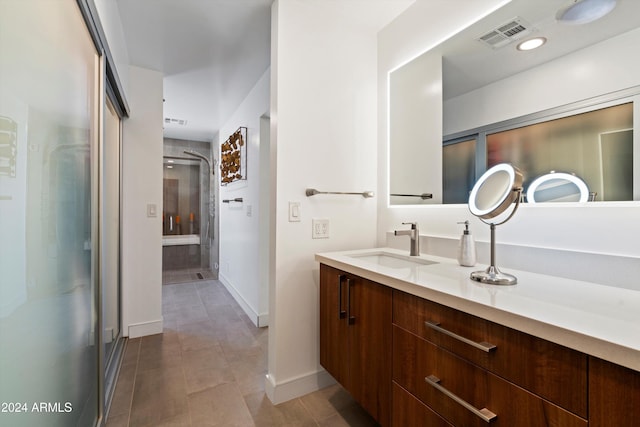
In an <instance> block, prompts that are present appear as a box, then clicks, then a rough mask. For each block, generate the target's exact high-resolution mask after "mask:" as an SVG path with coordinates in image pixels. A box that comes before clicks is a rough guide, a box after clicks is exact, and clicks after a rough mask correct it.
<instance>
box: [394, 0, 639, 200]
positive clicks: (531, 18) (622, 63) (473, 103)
mask: <svg viewBox="0 0 640 427" xmlns="http://www.w3.org/2000/svg"><path fill="white" fill-rule="evenodd" d="M565 3H566V2H562V1H559V0H540V1H536V2H531V1H528V0H512V1H511V2H509V3H507V4H505V5H504V6H502V7H501V8H499V9H497V10H496V11H494V12H492V13H491V14H489V15H487V16H486V17H484V18H482V19H481V20H479V21H477V22H476V23H473V24H472V25H470V26H469V27H467V28H465V29H463V30H461V31H460V32H459V33H458V34H456V35H455V36H453V37H452V38H450V39H449V40H446V41H445V42H443V43H442V44H441V45H439V46H436V47H435V48H433V49H431V50H429V51H427V52H425V53H424V54H422V55H420V56H418V57H417V58H415V59H414V60H412V61H410V62H408V63H406V64H405V65H402V66H401V67H399V68H398V69H396V70H393V71H391V72H390V74H389V182H390V186H389V190H390V194H391V193H393V192H396V191H398V189H397V188H396V187H395V186H394V183H395V182H396V181H398V180H402V181H404V182H410V181H413V182H419V183H421V184H422V185H426V186H427V187H428V191H429V192H433V193H434V199H433V202H435V203H460V202H461V200H462V199H463V197H462V196H461V195H463V194H464V193H465V192H468V191H469V190H470V188H469V187H468V186H467V187H466V188H465V187H460V188H457V187H456V185H457V184H456V183H455V182H456V180H458V179H459V178H460V177H454V178H452V177H451V176H448V172H447V169H448V170H451V161H452V158H453V157H454V156H456V155H458V154H459V153H456V154H451V156H450V155H449V154H447V152H448V151H450V152H451V153H453V151H454V150H455V148H457V147H455V148H454V147H448V146H447V145H445V146H444V148H443V146H442V141H447V142H448V141H450V140H456V141H459V138H462V137H465V136H469V135H474V133H473V132H476V133H482V132H485V133H486V132H487V128H489V127H491V126H494V128H493V130H492V133H494V132H496V131H502V130H505V126H509V127H510V129H512V128H515V127H523V126H528V125H529V124H531V123H532V122H534V121H536V122H540V121H543V120H547V121H548V120H550V119H552V118H557V117H561V116H562V117H565V116H568V115H575V114H580V113H584V112H587V111H590V110H595V109H602V108H604V107H608V106H611V105H615V104H622V103H626V102H632V101H633V102H634V101H637V100H638V97H639V96H640V62H638V61H636V60H635V56H634V55H630V54H629V52H630V51H631V50H632V49H633V47H634V46H637V45H638V44H640V19H639V18H638V17H639V16H640V2H632V1H625V2H622V1H619V2H617V5H616V7H615V9H614V10H613V11H611V12H610V13H609V14H608V15H606V16H605V17H603V18H601V19H599V20H597V21H594V22H590V23H589V24H587V25H566V24H562V23H560V22H558V20H557V19H556V18H555V17H556V13H557V12H558V10H559V9H560V8H562V7H563V6H566V4H565ZM514 17H515V18H514ZM514 22H515V23H516V24H518V25H515V26H512V27H510V28H514V31H513V34H505V35H504V37H503V38H502V40H500V41H498V42H496V40H497V39H498V37H496V38H495V39H491V38H487V37H483V36H484V35H489V34H494V32H495V33H496V34H497V30H499V29H500V28H503V26H504V25H506V24H513V23H514ZM534 36H542V37H546V38H547V40H548V42H547V43H546V44H545V45H543V46H542V47H540V48H539V49H536V50H535V51H530V52H522V51H519V50H518V49H517V48H516V46H517V45H518V43H519V41H522V40H526V39H528V38H531V37H534ZM487 40H489V41H490V42H487ZM494 42H495V43H494ZM436 63H437V64H438V65H433V64H436ZM436 94H437V95H436ZM413 112H420V115H419V116H418V117H416V116H411V120H408V119H407V118H406V117H405V115H406V114H412V113H413ZM632 115H633V116H635V117H634V118H635V121H637V120H640V112H639V111H638V109H637V108H636V109H635V111H634V112H633V113H632ZM438 120H439V121H438ZM495 124H499V126H500V128H499V129H496V127H495ZM588 127H589V126H586V128H588ZM632 128H633V126H628V127H627V130H626V131H624V132H623V134H620V133H618V132H617V131H618V130H620V129H616V130H615V131H616V132H612V133H611V134H607V133H606V132H605V133H602V135H601V140H602V149H603V150H604V152H603V153H602V154H601V156H602V161H603V165H602V166H601V167H600V168H601V170H602V174H603V175H608V174H609V173H610V172H612V171H615V172H614V175H615V176H612V177H611V178H610V181H609V182H610V183H611V185H609V184H607V179H606V178H604V183H598V182H596V183H594V184H593V186H595V187H596V189H595V190H594V192H597V193H599V196H598V197H597V199H596V200H599V201H600V200H616V201H627V200H640V184H639V180H640V178H639V177H640V150H639V149H638V148H637V146H636V147H632V148H635V149H633V154H632V155H624V154H621V153H622V152H623V151H620V150H619V149H618V148H617V147H619V146H620V144H619V143H618V141H617V139H618V137H621V136H622V137H623V138H627V137H628V136H629V135H632V134H633V133H634V131H633V130H632ZM624 133H626V136H625V135H624ZM435 136H440V137H441V138H442V139H441V142H440V144H439V146H438V147H436V146H435V144H436V143H435V142H434V141H433V139H434V137H435ZM614 139H615V140H616V142H614V141H613V140H614ZM633 140H634V141H635V140H637V138H633ZM432 144H433V145H432ZM483 144H485V141H484V140H483V141H478V143H477V150H478V151H482V152H484V151H486V150H487V147H486V146H483ZM425 145H428V146H429V147H427V148H425ZM632 145H635V144H633V143H632ZM436 148H437V150H438V151H437V152H436V151H435V150H436ZM574 148H575V146H574ZM610 148H614V149H613V150H610ZM529 149H530V150H533V151H537V150H538V147H537V146H536V147H533V146H530V147H529ZM576 149H577V148H576ZM542 150H545V149H542ZM554 150H555V148H554ZM422 152H425V153H428V154H421V153H422ZM395 153H404V154H402V155H396V154H395ZM412 154H415V155H412ZM576 154H579V153H570V154H568V153H566V152H565V154H562V155H563V156H567V158H568V159H575V165H573V164H572V165H567V164H565V165H564V166H563V167H557V168H549V167H548V166H545V165H544V162H541V163H540V165H541V166H540V171H535V172H534V174H533V175H532V174H531V173H530V172H527V173H526V176H527V177H529V179H533V178H535V176H536V175H535V174H537V173H538V172H539V173H540V174H542V173H549V172H550V171H551V170H557V171H558V172H569V173H576V175H578V174H580V173H582V172H581V171H582V170H583V169H584V168H587V166H586V165H583V164H581V162H582V160H579V158H578V157H579V156H576ZM394 155H395V156H396V157H397V158H401V157H402V156H404V157H405V158H408V159H409V160H408V162H407V163H405V164H403V163H402V162H401V161H396V160H395V159H394ZM549 155H553V156H557V154H553V153H552V154H549ZM543 156H544V154H542V153H540V154H539V155H536V157H537V158H538V159H542V157H543ZM468 160H469V159H468V158H467V159H465V160H462V159H455V162H458V161H459V162H462V163H465V164H470V163H468V162H466V161H468ZM630 160H631V162H632V163H633V166H632V167H631V169H629V167H628V164H629V163H628V162H629V161H630ZM497 161H508V162H511V163H513V164H517V160H516V159H509V158H506V159H505V158H502V159H500V160H496V162H497ZM585 161H587V162H589V161H588V160H585ZM609 161H610V162H611V163H608V162H609ZM618 161H622V163H617V162H618ZM455 162H454V163H455ZM417 164H419V166H416V165H417ZM492 164H495V162H494V163H491V162H489V161H488V159H484V161H479V160H478V159H476V162H475V174H476V178H477V177H478V176H479V175H480V174H482V172H483V171H484V170H486V169H487V168H488V167H490V166H491V165H492ZM606 164H608V166H607V165H606ZM447 165H449V166H447ZM519 166H520V165H519ZM522 166H523V168H526V166H524V165H522ZM440 168H443V170H442V172H443V174H442V175H440V176H429V181H428V182H424V179H425V178H424V173H423V171H434V170H438V169H440ZM620 170H626V171H627V173H630V174H631V175H626V176H625V177H624V178H622V181H623V184H619V180H620V176H619V173H618V172H619V171H620ZM465 173H468V170H466V171H465ZM630 176H631V178H630ZM399 177H402V178H399ZM585 179H588V180H591V178H585ZM629 180H631V181H632V182H633V190H632V191H633V192H634V193H633V195H632V197H631V198H629V197H628V195H629V186H628V184H627V183H628V182H629ZM465 181H466V180H464V179H460V182H461V184H463V185H464V184H465ZM614 187H615V189H616V190H613V188H614ZM619 189H622V190H619ZM440 191H443V193H442V197H435V195H436V194H440ZM603 193H604V194H605V195H604V197H603ZM390 203H391V204H407V203H411V201H408V200H404V199H400V198H395V197H392V196H390Z"/></svg>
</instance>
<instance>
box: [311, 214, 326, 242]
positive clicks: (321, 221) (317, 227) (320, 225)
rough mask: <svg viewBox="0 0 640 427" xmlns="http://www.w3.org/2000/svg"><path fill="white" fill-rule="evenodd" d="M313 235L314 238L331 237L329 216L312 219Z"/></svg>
mask: <svg viewBox="0 0 640 427" xmlns="http://www.w3.org/2000/svg"><path fill="white" fill-rule="evenodd" d="M311 227H312V230H311V237H312V238H314V239H328V238H329V219H328V218H313V219H312V220H311Z"/></svg>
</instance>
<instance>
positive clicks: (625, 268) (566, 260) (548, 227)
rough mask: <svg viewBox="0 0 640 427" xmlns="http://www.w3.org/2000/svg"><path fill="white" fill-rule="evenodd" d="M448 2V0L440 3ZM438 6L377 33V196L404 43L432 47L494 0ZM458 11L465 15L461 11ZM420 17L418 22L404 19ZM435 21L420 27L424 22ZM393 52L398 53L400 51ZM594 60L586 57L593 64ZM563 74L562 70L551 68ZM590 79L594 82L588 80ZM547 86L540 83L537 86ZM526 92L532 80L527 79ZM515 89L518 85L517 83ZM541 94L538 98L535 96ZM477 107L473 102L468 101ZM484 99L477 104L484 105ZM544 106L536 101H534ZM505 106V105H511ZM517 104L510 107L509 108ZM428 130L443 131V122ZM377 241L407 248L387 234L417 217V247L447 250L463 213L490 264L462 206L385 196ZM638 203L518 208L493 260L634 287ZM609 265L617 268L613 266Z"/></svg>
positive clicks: (638, 268) (483, 238)
mask: <svg viewBox="0 0 640 427" xmlns="http://www.w3.org/2000/svg"><path fill="white" fill-rule="evenodd" d="M444 3H446V2H444ZM449 3H451V4H449V5H446V4H443V5H441V7H440V10H439V13H438V14H437V15H436V16H437V17H438V18H437V20H433V19H430V17H431V16H433V15H432V14H430V13H429V11H428V7H427V6H428V5H427V4H426V3H422V4H420V3H417V4H416V5H415V8H414V9H413V10H411V9H410V10H409V11H407V12H406V13H405V15H407V16H406V17H405V15H403V16H401V17H400V19H398V20H396V21H394V22H393V24H392V25H390V26H389V27H388V28H386V29H385V30H384V31H382V32H381V33H380V49H379V56H380V61H379V82H378V94H379V99H378V101H379V111H378V135H379V146H378V152H379V153H380V157H379V162H378V164H379V169H380V175H379V183H378V191H379V193H380V194H386V193H387V188H388V185H387V173H388V170H387V159H386V150H387V142H388V141H387V137H386V135H387V110H386V105H387V91H386V90H385V89H386V83H385V80H386V77H387V74H388V72H389V71H390V70H393V69H394V68H396V67H397V66H399V65H401V64H403V63H405V62H407V61H409V60H411V59H412V55H413V56H415V53H416V52H415V50H418V49H415V50H411V51H408V50H407V49H404V48H403V46H405V45H407V44H408V43H410V42H408V40H419V43H418V44H422V45H423V46H424V47H425V48H430V47H433V46H434V45H435V44H437V43H439V42H440V41H441V40H442V39H443V34H447V33H449V34H450V33H451V32H452V31H453V30H455V29H456V28H460V23H463V22H465V21H468V20H469V18H470V17H472V16H473V15H474V14H484V13H483V7H481V6H482V5H484V9H487V10H488V9H490V8H492V7H493V6H495V5H497V4H498V3H500V2H499V1H489V0H487V1H485V2H482V4H480V2H475V1H471V2H467V3H469V4H468V5H467V6H465V7H461V5H460V3H459V2H455V4H453V2H449ZM462 14H464V15H462ZM405 20H408V21H409V22H413V21H416V22H419V23H421V25H408V24H407V23H406V22H405ZM427 22H428V23H429V24H431V23H433V25H426V24H425V23H427ZM399 52H404V54H402V55H400V54H399ZM594 59H595V60H599V59H598V58H591V62H592V63H593V62H595V61H594ZM622 74H623V76H620V75H616V77H615V79H622V78H623V77H624V79H625V81H629V79H628V77H629V76H624V74H625V72H624V71H623V72H622ZM557 75H558V78H563V76H566V70H563V72H562V73H557ZM587 81H588V82H589V84H592V80H590V79H587ZM543 84H548V81H544V82H543V81H540V82H539V83H538V86H539V85H543ZM528 85H529V86H530V88H531V90H532V91H535V90H536V87H537V86H536V85H535V84H532V83H531V82H528ZM519 89H520V88H519ZM537 99H538V100H540V99H539V98H537ZM474 105H475V104H474ZM482 105H483V104H482V103H478V104H477V107H478V108H482ZM539 105H542V104H539ZM510 108H511V107H510ZM514 110H515V109H514ZM432 132H433V133H434V134H435V135H436V136H438V137H441V136H442V128H439V129H438V128H435V127H434V128H433V129H432ZM378 206H379V209H378V218H379V221H378V233H377V236H378V242H377V243H378V245H387V244H388V245H393V246H396V245H399V247H406V248H407V249H408V242H406V240H402V239H401V238H393V237H391V236H390V235H389V234H388V233H389V232H390V231H391V230H393V229H397V228H399V227H400V223H401V222H402V221H418V222H419V223H420V230H421V234H422V235H423V239H422V240H423V243H422V250H423V252H428V253H434V254H440V255H445V256H453V255H454V254H455V252H453V251H454V250H455V249H454V248H455V244H456V242H457V239H458V238H459V236H460V234H461V229H460V227H459V226H458V225H457V224H456V222H457V221H463V220H465V219H469V220H470V221H471V229H472V232H473V233H474V234H475V237H476V240H477V241H479V242H480V243H479V247H478V251H479V260H480V262H483V263H487V262H488V245H487V244H486V242H488V240H489V227H488V226H486V225H484V224H482V223H481V222H480V221H478V220H477V219H476V218H474V217H473V216H472V215H471V214H470V213H469V211H468V209H467V206H466V205H445V206H443V205H440V206H423V207H413V208H412V207H389V206H388V205H387V201H386V199H384V198H382V197H381V198H379V199H378ZM639 214H640V203H638V202H626V203H604V202H603V203H598V204H597V205H593V206H589V207H580V206H576V205H571V206H524V207H522V208H521V209H520V210H519V211H518V213H517V214H516V215H515V217H514V218H513V219H512V220H511V221H510V222H509V223H507V224H505V225H503V226H501V227H499V228H498V231H497V240H498V244H499V247H498V254H497V255H498V265H499V266H501V267H504V266H507V267H511V268H518V269H523V270H529V271H534V272H541V273H549V274H557V275H564V276H566V277H573V278H578V279H582V280H590V281H596V282H599V283H604V284H607V285H611V286H621V287H627V288H632V289H640V287H639V286H640V285H638V283H636V281H637V279H636V278H637V276H638V274H640V257H639V255H640V248H638V245H637V244H635V242H634V240H635V239H634V238H631V236H638V235H640V223H639V222H638V221H637V218H638V217H639ZM614 266H615V267H614Z"/></svg>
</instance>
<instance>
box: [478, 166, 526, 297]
mask: <svg viewBox="0 0 640 427" xmlns="http://www.w3.org/2000/svg"><path fill="white" fill-rule="evenodd" d="M522 182H523V176H522V172H520V170H518V168H516V167H515V166H512V165H510V164H508V163H500V164H498V165H495V166H494V167H492V168H490V169H489V170H487V171H486V172H485V173H484V174H483V175H482V176H481V177H480V179H478V181H477V182H476V183H475V185H474V186H473V189H472V190H471V195H470V196H469V210H470V211H471V213H472V214H473V215H475V216H477V217H478V218H480V220H481V221H482V222H484V223H485V224H488V225H489V226H490V229H491V264H490V265H489V267H488V268H487V269H486V270H484V271H474V272H473V273H471V279H472V280H475V281H477V282H482V283H488V284H491V285H515V284H516V283H518V279H517V278H516V277H515V276H513V275H511V274H506V273H502V272H501V271H500V270H498V267H496V238H495V237H496V226H498V225H501V224H504V223H505V222H507V221H509V220H510V219H511V217H512V216H513V215H514V214H515V213H516V210H517V209H518V206H519V205H520V198H521V195H522ZM514 202H515V205H513V204H514ZM512 205H513V207H512ZM509 208H512V210H511V212H510V213H508V216H507V217H506V219H502V220H500V218H498V217H500V215H502V214H505V212H507V211H508V209H509ZM496 218H497V221H499V222H495V221H494V219H496Z"/></svg>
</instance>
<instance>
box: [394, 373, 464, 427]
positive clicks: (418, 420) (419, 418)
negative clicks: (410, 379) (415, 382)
mask: <svg viewBox="0 0 640 427" xmlns="http://www.w3.org/2000/svg"><path fill="white" fill-rule="evenodd" d="M391 425H392V426H393V427H424V426H429V427H453V426H452V425H451V424H449V423H448V422H446V421H445V420H444V419H443V418H442V417H441V416H440V415H438V414H436V413H435V412H433V411H432V410H431V409H430V408H429V407H428V406H427V405H425V404H424V403H422V402H421V401H419V400H418V399H416V397H415V396H414V395H412V394H411V393H409V392H408V391H407V390H405V389H403V388H402V387H400V386H399V385H398V384H396V383H395V382H394V383H393V414H392V419H391Z"/></svg>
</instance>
